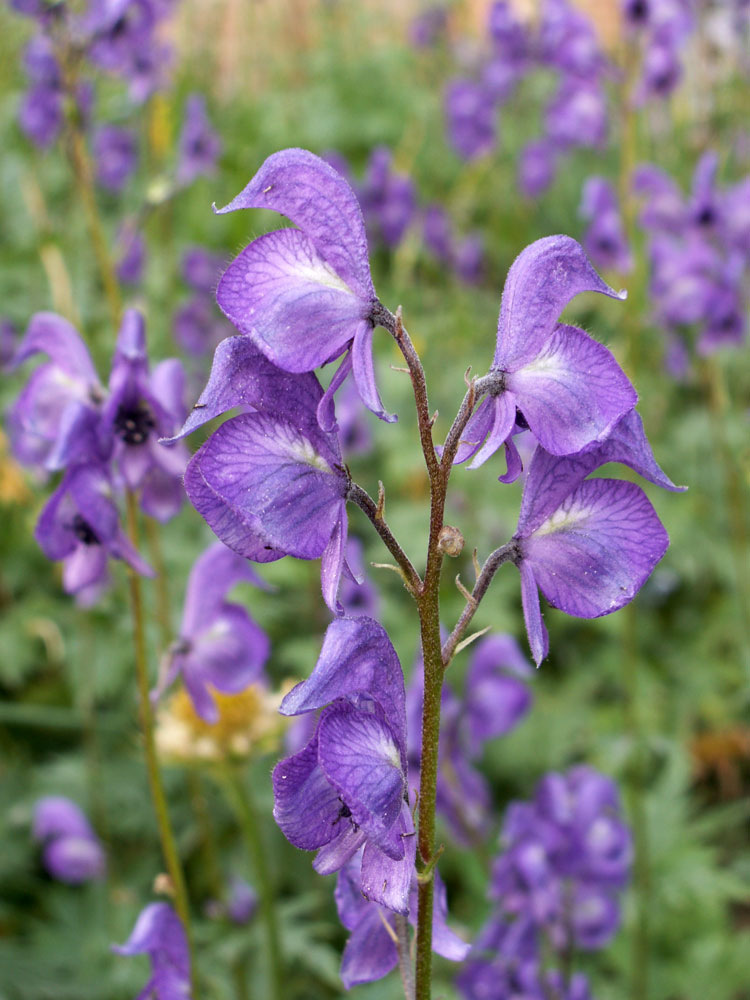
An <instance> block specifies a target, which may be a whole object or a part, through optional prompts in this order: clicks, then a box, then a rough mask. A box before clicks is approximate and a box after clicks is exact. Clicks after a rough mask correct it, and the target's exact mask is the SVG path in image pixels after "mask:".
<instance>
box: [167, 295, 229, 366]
mask: <svg viewBox="0 0 750 1000" xmlns="http://www.w3.org/2000/svg"><path fill="white" fill-rule="evenodd" d="M228 333H231V328H227V324H226V321H224V320H223V319H222V317H221V316H220V315H217V313H216V307H215V306H214V304H213V302H212V301H211V299H210V298H208V297H207V296H206V295H192V296H191V297H190V298H189V299H188V300H187V302H183V303H182V305H181V306H179V307H178V308H177V309H176V310H175V313H174V316H173V317H172V335H173V336H174V339H175V340H176V341H177V343H178V344H179V345H180V347H181V348H182V349H183V351H185V352H186V353H187V354H190V355H191V356H192V357H194V358H204V359H205V358H206V357H207V356H208V355H210V354H211V353H212V352H213V351H215V350H216V348H217V347H218V346H219V344H220V343H221V341H222V340H224V338H225V337H226V336H227V334H228Z"/></svg>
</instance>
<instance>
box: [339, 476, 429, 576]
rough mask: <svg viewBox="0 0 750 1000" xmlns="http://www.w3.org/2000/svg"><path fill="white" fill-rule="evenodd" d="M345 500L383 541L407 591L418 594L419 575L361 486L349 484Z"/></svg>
mask: <svg viewBox="0 0 750 1000" xmlns="http://www.w3.org/2000/svg"><path fill="white" fill-rule="evenodd" d="M347 500H351V501H352V503H355V504H356V505H357V506H358V507H359V508H360V510H362V511H364V513H365V514H366V515H367V517H368V518H369V519H370V521H371V522H372V525H373V527H374V528H375V530H376V531H377V533H378V534H379V535H380V537H381V538H382V539H383V542H384V543H385V546H386V548H387V549H388V551H389V552H390V553H391V555H392V556H393V558H394V559H395V560H396V562H397V563H398V565H399V567H400V569H401V572H402V573H403V575H404V581H405V583H406V586H407V589H408V590H409V591H410V592H411V593H412V594H414V595H416V594H417V593H419V591H420V590H421V588H422V580H421V579H420V576H419V573H417V571H416V570H415V569H414V566H413V565H412V563H411V560H410V559H409V557H408V556H407V555H406V553H405V552H404V550H403V549H402V548H401V546H400V545H399V543H398V542H397V541H396V538H395V537H394V535H393V532H392V531H391V529H390V528H389V527H388V525H387V524H386V522H385V520H384V518H383V515H382V512H381V510H380V509H379V507H378V505H377V504H376V503H375V501H374V500H373V499H372V497H371V496H370V494H369V493H368V492H367V491H366V490H363V489H362V487H361V486H357V484H356V483H351V484H350V485H349V490H348V492H347Z"/></svg>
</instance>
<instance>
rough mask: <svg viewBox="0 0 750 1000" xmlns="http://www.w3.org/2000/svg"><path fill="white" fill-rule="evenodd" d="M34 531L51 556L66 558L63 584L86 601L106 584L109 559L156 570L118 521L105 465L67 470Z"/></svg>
mask: <svg viewBox="0 0 750 1000" xmlns="http://www.w3.org/2000/svg"><path fill="white" fill-rule="evenodd" d="M34 536H35V538H36V540H37V542H39V545H40V546H41V549H42V552H44V554H45V555H46V556H47V558H48V559H53V560H56V561H57V560H62V563H63V588H64V589H65V591H66V593H68V594H75V595H76V597H77V598H78V600H79V602H80V603H82V604H84V605H88V604H91V603H93V601H95V600H96V599H97V598H98V596H99V594H100V593H101V590H102V588H103V587H104V586H106V584H107V582H108V579H109V576H108V569H107V564H108V560H109V559H122V560H124V561H125V562H126V563H128V565H129V566H130V567H131V568H132V569H134V570H135V571H136V573H142V574H143V575H144V576H153V571H152V570H151V568H150V567H149V566H148V564H147V563H145V562H144V561H143V560H142V559H141V557H140V556H139V555H138V553H137V552H136V551H135V549H134V548H133V546H132V545H131V543H130V541H129V540H128V538H127V537H126V536H125V534H124V533H123V531H122V528H121V527H120V520H119V515H118V512H117V505H116V504H115V501H114V498H113V489H112V483H111V481H110V479H109V475H108V473H107V471H106V469H105V468H104V467H103V466H100V465H91V464H78V465H74V466H72V467H71V468H69V469H67V470H66V472H65V475H64V476H63V478H62V482H61V483H60V485H59V486H58V488H57V489H56V490H55V492H54V493H53V494H52V496H51V497H50V498H49V500H48V501H47V503H46V504H45V506H44V508H43V509H42V512H41V514H40V515H39V520H38V521H37V525H36V528H35V530H34Z"/></svg>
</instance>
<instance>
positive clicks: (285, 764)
mask: <svg viewBox="0 0 750 1000" xmlns="http://www.w3.org/2000/svg"><path fill="white" fill-rule="evenodd" d="M273 800H274V806H273V818H274V819H275V820H276V822H277V823H278V825H279V827H280V828H281V832H282V833H283V834H284V836H285V837H286V839H287V840H288V841H289V842H290V843H291V844H294V846H295V847H299V848H301V849H302V850H303V851H314V850H316V848H318V847H322V846H323V845H324V844H327V843H328V842H329V841H331V840H333V839H334V837H336V836H338V835H339V834H341V833H344V831H345V830H346V829H347V826H349V824H348V821H347V820H345V819H343V818H341V817H340V816H339V811H340V809H341V800H340V798H339V793H338V792H337V791H336V789H335V788H334V787H333V785H331V783H330V782H329V781H328V779H327V777H326V775H325V774H324V772H323V770H322V768H321V767H320V765H319V764H318V737H317V734H316V735H315V736H314V737H313V738H312V739H311V740H310V742H309V743H308V744H307V746H306V747H305V748H304V749H302V750H300V752H299V753H296V754H294V755H293V756H292V757H287V758H286V760H282V761H280V762H279V763H278V764H277V765H276V767H275V768H274V769H273Z"/></svg>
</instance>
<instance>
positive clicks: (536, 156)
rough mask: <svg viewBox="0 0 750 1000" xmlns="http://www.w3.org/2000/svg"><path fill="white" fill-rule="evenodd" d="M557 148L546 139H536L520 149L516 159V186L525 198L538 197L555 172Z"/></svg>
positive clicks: (545, 188)
mask: <svg viewBox="0 0 750 1000" xmlns="http://www.w3.org/2000/svg"><path fill="white" fill-rule="evenodd" d="M559 152H560V150H559V148H558V147H557V146H556V145H555V143H553V142H550V141H549V140H547V139H537V140H535V141H534V142H530V143H528V144H527V145H526V146H524V147H523V149H522V150H521V155H520V157H519V159H518V187H519V188H520V190H521V194H523V195H525V196H526V197H527V198H538V197H539V195H540V194H543V193H544V192H545V191H546V190H547V188H548V187H549V186H550V184H551V183H552V182H553V181H554V179H555V175H556V174H557V158H558V155H559Z"/></svg>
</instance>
